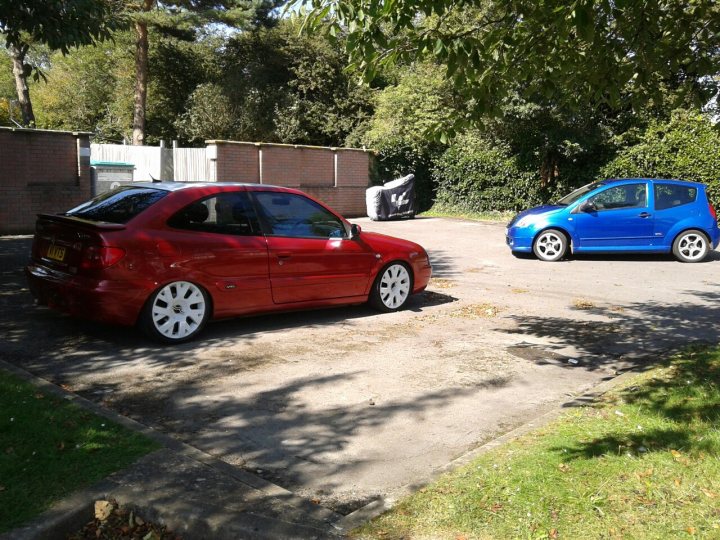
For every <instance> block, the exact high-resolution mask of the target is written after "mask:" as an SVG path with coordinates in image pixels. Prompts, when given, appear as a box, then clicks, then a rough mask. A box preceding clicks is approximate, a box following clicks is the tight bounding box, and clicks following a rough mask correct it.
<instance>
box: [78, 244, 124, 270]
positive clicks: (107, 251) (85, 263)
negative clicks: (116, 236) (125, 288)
mask: <svg viewBox="0 0 720 540" xmlns="http://www.w3.org/2000/svg"><path fill="white" fill-rule="evenodd" d="M124 256H125V250H124V249H122V248H118V247H111V246H87V247H86V248H85V250H84V251H83V256H82V260H81V261H80V268H81V269H83V270H102V269H103V268H108V267H110V266H112V265H113V264H115V263H117V262H118V261H119V260H120V259H122V258H123V257H124Z"/></svg>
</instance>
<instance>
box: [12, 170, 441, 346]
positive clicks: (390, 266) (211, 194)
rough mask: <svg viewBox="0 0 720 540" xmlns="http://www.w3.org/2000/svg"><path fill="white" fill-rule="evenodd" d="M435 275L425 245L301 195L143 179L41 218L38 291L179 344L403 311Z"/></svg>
mask: <svg viewBox="0 0 720 540" xmlns="http://www.w3.org/2000/svg"><path fill="white" fill-rule="evenodd" d="M431 272H432V269H431V266H430V261H429V259H428V255H427V252H426V251H425V250H424V249H423V248H422V247H421V246H419V245H418V244H415V243H413V242H409V241H407V240H400V239H398V238H393V237H390V236H384V235H381V234H376V233H369V232H362V233H361V231H360V227H358V226H357V225H351V224H350V223H349V222H348V221H346V220H345V219H344V218H342V217H341V216H339V215H338V214H336V213H335V212H333V211H332V210H330V209H329V208H328V207H326V206H325V205H323V204H322V203H320V202H318V201H316V200H314V199H313V198H312V197H309V196H308V195H306V194H304V193H302V192H301V191H298V190H294V189H288V188H281V187H274V186H265V185H257V184H230V183H162V182H157V183H155V182H148V183H135V184H133V185H131V186H127V187H122V188H120V189H117V190H115V191H111V192H109V193H105V194H103V195H100V196H98V197H95V198H94V199H92V200H90V201H88V202H86V203H84V204H81V205H80V206H78V207H76V208H73V209H72V210H70V211H68V212H66V213H64V214H59V215H46V214H41V215H39V216H38V221H37V226H36V232H35V238H34V241H33V248H32V260H31V262H30V264H29V265H28V266H27V268H26V274H27V278H28V283H29V286H30V290H31V292H32V294H33V295H34V296H35V298H36V299H37V300H38V302H39V303H40V304H47V305H49V306H51V307H53V308H57V309H59V310H62V311H65V312H67V313H70V314H71V315H75V316H78V317H83V318H89V319H93V320H97V321H103V322H109V323H114V324H121V325H134V324H139V325H140V326H141V328H142V329H143V330H144V331H145V332H146V333H147V334H148V335H150V336H151V337H153V338H156V339H158V340H161V341H164V342H169V343H178V342H182V341H186V340H189V339H191V338H193V337H195V336H196V335H197V334H198V333H199V332H200V331H201V330H202V328H203V326H205V324H206V323H207V321H208V320H210V319H220V318H225V317H234V316H237V315H245V314H250V313H260V312H269V311H281V310H291V309H293V310H294V309H302V308H317V307H322V306H332V305H341V304H342V305H346V304H359V303H363V302H370V304H372V305H373V306H375V307H376V308H378V309H380V310H382V311H396V310H398V309H400V308H402V307H403V306H404V305H405V303H406V302H407V300H408V297H409V296H410V295H411V294H414V293H418V292H420V291H422V290H424V289H425V287H426V286H427V283H428V281H429V279H430V275H431Z"/></svg>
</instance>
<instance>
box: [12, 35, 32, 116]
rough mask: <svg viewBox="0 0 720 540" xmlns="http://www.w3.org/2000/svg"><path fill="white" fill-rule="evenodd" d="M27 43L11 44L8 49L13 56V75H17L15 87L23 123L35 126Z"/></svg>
mask: <svg viewBox="0 0 720 540" xmlns="http://www.w3.org/2000/svg"><path fill="white" fill-rule="evenodd" d="M28 48H29V47H28V46H27V45H20V46H16V45H10V46H9V47H8V51H9V52H10V58H12V64H13V75H14V76H15V89H16V90H17V96H18V101H19V102H20V110H21V111H22V123H23V125H24V126H27V127H33V126H35V113H33V108H32V102H31V101H30V89H29V88H28V84H27V76H28V71H29V70H28V69H26V68H28V67H29V66H27V65H26V64H25V55H26V54H27V52H28Z"/></svg>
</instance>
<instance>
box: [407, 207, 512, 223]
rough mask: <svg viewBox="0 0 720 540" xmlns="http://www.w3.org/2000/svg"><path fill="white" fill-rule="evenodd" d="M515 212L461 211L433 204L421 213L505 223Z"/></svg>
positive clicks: (428, 215) (432, 215)
mask: <svg viewBox="0 0 720 540" xmlns="http://www.w3.org/2000/svg"><path fill="white" fill-rule="evenodd" d="M516 213H517V212H498V211H488V212H461V211H458V210H454V209H452V208H446V207H444V206H442V205H440V204H435V205H434V206H433V207H432V208H431V209H430V210H426V211H425V212H423V213H422V214H421V215H422V216H427V217H450V218H460V219H472V220H475V221H501V222H503V223H506V222H508V221H510V219H511V218H512V217H513V216H514V215H515V214H516Z"/></svg>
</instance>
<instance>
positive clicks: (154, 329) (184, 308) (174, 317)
mask: <svg viewBox="0 0 720 540" xmlns="http://www.w3.org/2000/svg"><path fill="white" fill-rule="evenodd" d="M209 317H210V302H209V301H208V295H207V293H206V292H205V291H204V290H203V289H202V287H199V286H198V285H195V284H194V283H190V282H189V281H173V282H172V283H168V284H167V285H165V286H164V287H161V288H160V289H158V290H157V291H155V292H154V293H153V295H152V296H151V297H150V299H149V300H148V302H147V304H146V305H145V308H144V309H143V312H142V315H141V318H140V325H141V327H142V329H143V330H144V331H145V332H146V333H147V334H148V335H149V336H150V337H152V338H154V339H157V340H159V341H163V342H165V343H181V342H183V341H188V340H190V339H192V338H193V337H195V336H196V335H197V334H198V333H199V332H200V331H201V330H202V329H203V327H204V326H205V323H206V322H207V320H208V318H209Z"/></svg>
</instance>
